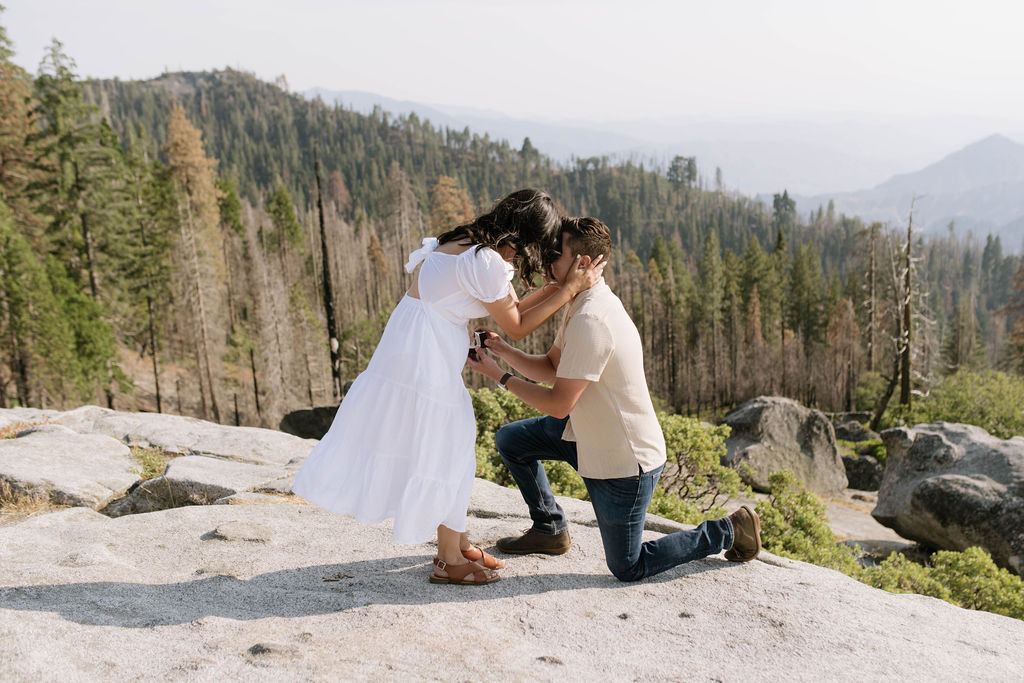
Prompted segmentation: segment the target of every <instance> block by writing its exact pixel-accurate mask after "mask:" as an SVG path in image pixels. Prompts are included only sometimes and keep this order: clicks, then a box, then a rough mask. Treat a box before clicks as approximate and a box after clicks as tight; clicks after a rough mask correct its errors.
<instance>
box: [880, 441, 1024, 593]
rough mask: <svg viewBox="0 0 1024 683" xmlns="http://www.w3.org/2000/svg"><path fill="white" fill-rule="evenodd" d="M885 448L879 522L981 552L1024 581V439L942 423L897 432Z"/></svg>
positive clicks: (936, 544)
mask: <svg viewBox="0 0 1024 683" xmlns="http://www.w3.org/2000/svg"><path fill="white" fill-rule="evenodd" d="M882 440H883V442H884V443H885V447H886V450H887V451H888V456H887V458H886V467H885V474H884V476H883V477H882V485H881V487H880V488H879V491H878V505H877V506H876V507H875V509H874V511H873V512H872V513H871V514H872V515H873V516H874V518H875V519H877V520H878V521H879V522H881V523H882V524H884V525H886V526H888V527H890V528H891V529H893V530H895V531H896V533H898V534H899V535H900V536H903V537H904V538H909V539H912V540H915V541H918V542H919V543H922V544H925V545H927V546H930V547H933V548H941V549H946V550H964V549H965V548H969V547H971V546H980V547H981V548H983V549H985V550H986V551H988V552H989V553H990V554H991V555H992V559H993V560H994V561H995V562H996V564H998V565H1000V566H1002V567H1006V568H1008V569H1010V570H1011V571H1013V572H1016V573H1017V574H1024V437H1020V436H1015V437H1013V438H1012V439H1007V440H1002V439H998V438H996V437H994V436H992V435H990V434H989V433H988V432H986V431H985V430H984V429H981V428H980V427H975V426H973V425H965V424H953V423H948V422H938V423H935V424H928V425H917V426H916V427H913V428H902V427H901V428H898V429H890V430H887V431H885V432H882Z"/></svg>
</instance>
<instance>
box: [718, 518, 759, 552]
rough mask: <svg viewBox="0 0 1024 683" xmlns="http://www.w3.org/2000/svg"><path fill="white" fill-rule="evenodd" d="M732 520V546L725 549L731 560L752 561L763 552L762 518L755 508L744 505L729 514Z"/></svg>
mask: <svg viewBox="0 0 1024 683" xmlns="http://www.w3.org/2000/svg"><path fill="white" fill-rule="evenodd" d="M729 519H730V520H731V521H732V530H733V541H732V547H731V548H729V549H728V550H726V551H725V559H727V560H729V561H730V562H750V561H751V560H753V559H754V558H755V557H757V555H758V553H760V552H761V518H760V517H758V516H757V513H756V512H754V508H752V507H750V506H749V505H744V506H743V507H741V508H740V509H739V510H737V511H736V512H734V513H732V514H731V515H729Z"/></svg>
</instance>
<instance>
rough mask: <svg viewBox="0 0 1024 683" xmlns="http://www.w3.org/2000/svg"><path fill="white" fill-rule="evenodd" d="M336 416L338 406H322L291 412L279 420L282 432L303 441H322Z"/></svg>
mask: <svg viewBox="0 0 1024 683" xmlns="http://www.w3.org/2000/svg"><path fill="white" fill-rule="evenodd" d="M337 414H338V406H323V407H316V408H307V409H305V410H293V411H292V412H290V413H288V414H287V415H285V416H284V417H283V418H281V424H280V425H279V426H280V428H281V431H282V432H287V433H288V434H294V435H295V436H298V437H301V438H303V439H322V438H324V434H326V433H327V430H328V429H330V428H331V424H332V423H333V422H334V416H335V415H337Z"/></svg>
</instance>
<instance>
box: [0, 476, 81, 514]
mask: <svg viewBox="0 0 1024 683" xmlns="http://www.w3.org/2000/svg"><path fill="white" fill-rule="evenodd" d="M65 507H67V506H66V505H56V504H54V503H53V501H51V500H50V496H49V495H47V494H46V493H33V492H31V491H23V490H21V489H19V488H15V487H14V486H12V485H11V483H10V482H8V481H7V480H2V479H0V523H4V522H10V521H17V520H21V519H25V518H26V517H31V516H32V515H38V514H39V513H41V512H52V511H54V510H61V509H63V508H65Z"/></svg>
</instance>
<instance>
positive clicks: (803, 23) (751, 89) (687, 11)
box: [0, 0, 1024, 127]
mask: <svg viewBox="0 0 1024 683" xmlns="http://www.w3.org/2000/svg"><path fill="white" fill-rule="evenodd" d="M0 3H3V4H5V5H6V6H7V10H6V12H4V14H3V15H2V16H0V22H2V23H3V24H4V25H5V26H6V27H7V29H8V35H9V37H10V39H11V40H12V41H13V42H14V43H15V50H16V56H15V59H16V61H18V62H19V63H20V64H22V65H23V66H25V67H26V68H28V69H29V70H31V71H35V69H36V67H37V65H38V64H39V61H40V59H41V57H42V54H43V50H44V48H45V46H46V45H47V44H49V42H50V40H51V38H53V37H56V38H58V39H60V40H61V41H62V42H63V43H64V45H65V50H66V52H67V53H68V54H69V55H71V56H72V57H73V58H74V59H75V60H76V62H77V64H78V70H79V73H80V74H81V75H83V76H93V77H112V76H119V77H121V78H123V79H128V78H147V77H153V76H156V75H158V74H160V73H161V72H163V71H164V70H180V69H185V70H202V69H215V68H222V67H225V66H232V67H236V68H241V69H244V70H247V71H252V72H254V73H256V74H257V75H258V76H260V77H263V78H267V79H272V78H274V77H276V76H278V75H280V74H284V75H285V76H286V78H287V80H288V83H289V85H290V87H291V89H293V90H304V89H306V88H310V87H313V86H320V87H324V88H328V89H333V90H366V91H370V92H375V93H379V94H382V95H386V96H389V97H394V98H398V99H410V100H416V101H421V102H425V103H436V104H447V105H459V106H468V107H478V108H481V109H491V110H496V111H501V112H504V113H506V114H508V115H510V116H524V117H525V116H529V117H532V118H544V119H549V120H557V119H589V120H611V119H626V118H653V117H661V116H676V115H696V116H708V117H760V116H773V117H774V116H784V117H791V116H808V115H810V116H817V115H833V114H842V115H852V116H859V115H868V114H885V115H897V116H910V117H917V116H933V115H970V116H974V117H979V118H985V119H991V120H993V121H1005V122H1008V123H1011V124H1015V125H1016V126H1018V127H1019V126H1022V125H1024V40H1022V38H1021V30H1022V26H1024V3H1022V2H1017V1H1016V0H996V1H993V0H955V1H946V0H927V1H925V0H921V1H919V0H907V1H904V0H883V1H874V0H867V1H858V2H840V1H827V0H826V1H822V0H813V1H803V0H794V1H791V2H773V1H772V0H751V1H747V0H743V1H738V2H730V1H727V0H724V1H722V2H717V3H715V2H708V1H707V0H702V1H701V2H690V1H688V0H685V1H684V0H669V1H665V2H661V1H654V2H645V1H643V0H632V1H625V0H621V1H617V2H606V1H604V0H546V1H541V0H516V1H510V0H489V1H488V0H475V1H470V0H440V1H436V2H428V1H419V2H417V1H413V0H374V1H368V2H352V1H348V0H319V1H318V0H290V2H280V1H279V0H277V1H274V2H270V1H268V0H247V1H245V2H232V1H228V0H175V1H174V2H166V1H163V0H0Z"/></svg>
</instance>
